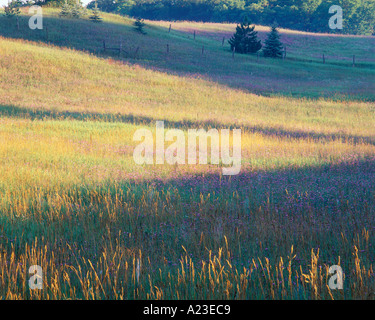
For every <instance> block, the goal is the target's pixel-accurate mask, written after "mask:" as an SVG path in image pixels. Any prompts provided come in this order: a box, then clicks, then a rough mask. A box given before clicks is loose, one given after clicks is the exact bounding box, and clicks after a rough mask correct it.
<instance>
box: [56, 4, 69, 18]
mask: <svg viewBox="0 0 375 320" xmlns="http://www.w3.org/2000/svg"><path fill="white" fill-rule="evenodd" d="M70 15H71V8H70V6H69V5H68V2H67V0H65V3H64V4H63V5H62V7H61V11H60V13H59V17H60V18H61V17H70Z"/></svg>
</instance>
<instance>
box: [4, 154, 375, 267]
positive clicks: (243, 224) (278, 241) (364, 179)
mask: <svg viewBox="0 0 375 320" xmlns="http://www.w3.org/2000/svg"><path fill="white" fill-rule="evenodd" d="M121 191H122V193H121V195H119V192H121ZM374 192H375V159H368V160H361V161H353V162H351V163H349V162H346V163H341V164H337V165H327V166H322V167H309V168H286V169H284V170H269V171H257V172H242V173H240V174H239V175H237V176H232V177H228V176H220V175H219V174H216V173H209V172H207V173H205V174H203V175H202V174H201V175H196V174H191V175H189V176H182V177H181V176H179V177H177V176H176V177H174V176H171V177H170V178H168V179H164V180H162V179H151V180H146V181H141V182H139V181H138V182H135V181H130V180H121V181H118V182H116V183H115V182H114V181H108V182H104V183H103V184H102V185H91V186H90V185H87V184H85V185H76V186H71V187H67V188H66V189H65V190H64V189H63V190H61V191H59V193H60V196H61V193H63V195H64V196H63V198H64V199H69V200H68V202H67V203H64V210H65V211H61V212H60V214H59V217H58V218H56V216H55V213H54V214H50V211H51V212H54V210H56V208H55V207H54V205H53V203H54V202H53V196H55V195H56V189H53V190H51V191H50V192H49V191H45V193H44V194H39V195H38V197H36V198H33V199H23V201H25V203H28V204H29V205H30V207H29V208H28V209H27V210H28V211H27V214H25V216H24V217H23V219H16V221H17V223H14V221H12V219H10V220H8V218H7V214H6V213H3V215H2V217H1V221H2V226H3V230H6V237H7V238H10V239H12V238H14V237H16V238H17V241H24V240H29V241H31V240H33V239H34V237H35V236H38V237H41V236H44V237H45V238H46V239H47V240H48V241H50V243H57V242H59V241H61V240H62V239H63V240H66V241H67V242H69V243H70V244H72V243H77V245H78V247H79V246H81V245H84V243H87V242H90V241H91V242H94V243H96V244H97V246H94V247H93V248H92V250H93V251H92V252H87V253H86V252H85V251H84V253H83V254H84V255H86V254H87V255H89V254H93V253H96V254H97V253H98V252H100V251H101V249H102V248H101V246H102V240H103V239H107V240H108V237H109V236H108V233H107V232H108V228H110V229H111V234H112V235H113V236H116V235H118V234H119V232H121V234H122V235H124V236H125V240H126V241H125V242H124V244H123V246H124V247H129V248H132V247H133V246H134V244H137V245H138V246H140V247H142V252H143V254H145V256H147V255H149V256H151V257H153V260H154V261H155V262H156V261H159V259H160V258H161V257H159V256H158V254H159V253H158V251H157V249H155V248H162V247H164V246H166V247H167V248H168V250H167V252H164V253H163V254H165V255H167V258H168V260H170V261H178V259H179V257H180V256H181V254H183V250H182V248H181V246H184V247H185V248H187V250H188V251H189V249H191V248H199V251H200V252H199V253H198V256H196V258H198V259H202V257H203V255H205V254H206V253H207V252H206V249H205V245H208V246H209V248H210V249H212V250H217V249H218V248H220V247H223V246H225V242H224V235H225V236H226V237H227V238H228V240H229V243H231V245H232V249H231V250H232V253H233V256H234V258H235V260H234V261H233V262H234V263H238V264H240V263H241V262H246V261H247V259H249V258H252V257H256V256H263V255H266V256H268V254H270V253H271V252H273V254H274V255H275V256H276V257H277V256H279V255H286V254H288V253H289V252H290V251H287V250H290V247H291V246H292V245H297V248H298V250H299V252H300V254H301V250H302V255H306V259H308V258H309V253H310V251H311V247H321V248H323V249H326V250H325V252H322V257H323V258H324V256H326V257H328V258H332V259H333V258H337V256H336V254H337V252H335V254H333V255H332V256H330V255H331V254H332V252H333V251H332V250H331V249H332V248H331V247H332V246H334V247H335V250H338V251H339V250H340V246H341V245H343V246H345V243H344V242H340V238H341V235H340V234H341V232H343V233H344V234H345V235H346V236H347V238H348V239H349V240H351V239H352V237H354V236H355V234H356V233H361V232H362V230H363V228H366V229H367V230H371V231H372V229H373V228H375V211H374V209H375V206H374V201H375V198H374V195H375V194H374ZM118 198H120V199H121V203H123V204H125V205H120V204H119V203H118V202H115V199H118ZM38 199H39V200H38ZM40 199H42V200H43V202H44V205H43V210H44V211H43V212H42V213H38V210H40V209H38V208H40V206H39V203H40V202H39V201H41V200H40ZM49 199H52V201H50V200H49ZM103 199H106V200H105V201H103ZM116 201H117V200H116ZM77 204H79V206H77ZM107 206H110V207H111V208H112V210H111V211H109V210H107V209H106V208H107ZM34 212H35V213H34ZM114 212H115V213H114ZM34 214H35V215H36V218H35V217H34ZM109 216H112V218H109ZM41 217H42V218H43V219H41ZM113 217H116V219H114V218H113ZM64 224H66V225H65V226H64ZM46 226H51V228H52V227H54V228H56V232H52V230H50V229H49V227H46ZM202 233H204V235H205V238H207V239H209V243H206V244H204V245H200V244H198V243H200V239H201V237H202ZM128 234H131V235H132V238H131V239H129V238H127V235H128ZM239 234H241V237H239ZM113 236H112V237H113ZM27 237H28V238H29V239H28V238H27ZM22 239H23V240H22ZM371 239H373V237H372V238H371ZM112 240H114V238H113V239H112ZM372 241H373V240H372ZM259 242H261V243H263V245H264V247H267V246H269V249H270V250H269V251H263V250H262V249H261V248H262V247H260V248H259ZM19 244H20V245H22V244H21V243H19ZM233 244H235V245H234V246H233ZM345 247H346V249H348V250H349V254H351V251H350V250H351V248H350V247H347V246H345ZM327 248H328V249H329V250H327ZM248 249H249V250H248ZM241 250H243V251H242V255H241ZM370 251H371V252H372V253H371V255H372V258H375V257H374V256H373V252H374V251H373V250H370ZM200 255H202V256H200ZM250 255H251V256H250ZM86 257H87V256H86ZM90 258H91V257H90ZM305 263H308V260H305Z"/></svg>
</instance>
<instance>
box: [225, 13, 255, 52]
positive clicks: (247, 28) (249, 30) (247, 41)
mask: <svg viewBox="0 0 375 320" xmlns="http://www.w3.org/2000/svg"><path fill="white" fill-rule="evenodd" d="M254 29H255V26H251V23H250V22H249V21H248V19H247V17H245V19H244V21H243V22H242V23H241V25H237V27H236V33H235V34H234V35H233V36H232V38H231V39H230V40H228V42H229V44H230V47H231V50H232V51H233V49H235V50H236V52H238V53H256V52H258V51H259V50H260V49H261V48H262V44H261V42H260V40H258V36H257V34H258V32H256V31H254Z"/></svg>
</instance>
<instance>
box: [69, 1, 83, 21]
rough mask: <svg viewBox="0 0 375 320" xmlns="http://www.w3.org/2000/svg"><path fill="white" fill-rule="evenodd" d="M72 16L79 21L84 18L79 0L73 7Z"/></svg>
mask: <svg viewBox="0 0 375 320" xmlns="http://www.w3.org/2000/svg"><path fill="white" fill-rule="evenodd" d="M71 15H72V17H73V18H76V19H79V18H80V17H81V16H82V6H81V4H80V2H79V0H77V2H76V3H75V4H74V5H73V6H72V11H71Z"/></svg>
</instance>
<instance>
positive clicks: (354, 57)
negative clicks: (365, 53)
mask: <svg viewBox="0 0 375 320" xmlns="http://www.w3.org/2000/svg"><path fill="white" fill-rule="evenodd" d="M353 67H355V55H353Z"/></svg>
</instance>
